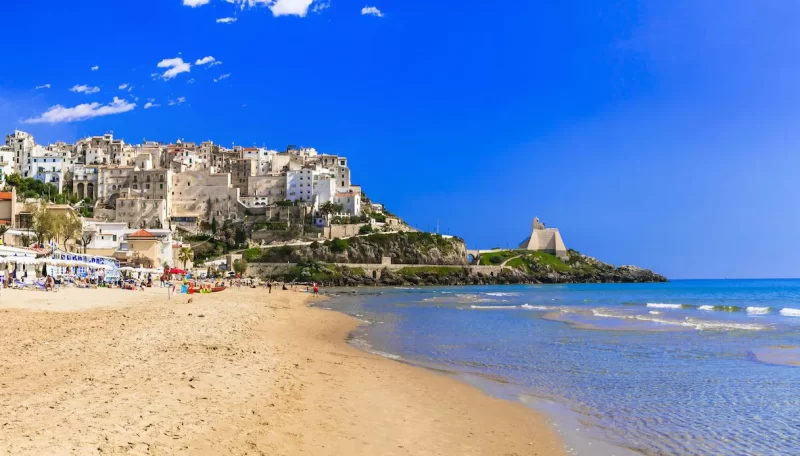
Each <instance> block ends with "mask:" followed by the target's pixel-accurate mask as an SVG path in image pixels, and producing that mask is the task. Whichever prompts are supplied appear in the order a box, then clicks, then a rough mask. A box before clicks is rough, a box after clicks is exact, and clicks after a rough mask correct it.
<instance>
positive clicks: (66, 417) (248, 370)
mask: <svg viewBox="0 0 800 456" xmlns="http://www.w3.org/2000/svg"><path fill="white" fill-rule="evenodd" d="M188 298H189V297H188V296H186V295H179V296H175V297H173V299H172V300H171V301H168V300H167V295H166V292H165V290H164V289H150V290H147V291H144V292H131V291H122V290H108V289H100V290H78V289H64V290H61V291H59V292H58V293H44V292H32V291H13V290H4V291H3V292H2V295H0V322H2V323H0V346H2V347H3V350H1V351H0V435H2V436H3V438H2V439H0V454H14V455H42V454H64V455H73V454H74V455H82V454H132V455H164V454H192V455H205V454H207V455H212V454H213V455H216V454H236V455H295V454H311V455H422V454H425V455H427V454H430V455H558V454H563V450H562V445H561V442H560V441H559V439H558V437H557V435H556V434H555V432H554V431H553V430H552V429H551V428H550V426H549V425H548V423H547V420H546V419H545V418H544V417H542V416H541V415H539V414H537V413H535V412H533V411H532V410H529V409H528V408H526V407H524V406H522V405H519V404H515V403H511V402H506V401H502V400H499V399H494V398H490V397H487V396H485V395H483V394H482V393H481V392H480V391H478V390H477V389H475V388H473V387H470V386H467V385H465V384H462V383H460V382H458V381H456V380H454V379H452V378H450V377H448V376H446V375H441V374H437V373H434V372H431V371H428V370H425V369H422V368H418V367H413V366H408V365H405V364H402V363H399V362H395V361H391V360H388V359H385V358H381V357H378V356H375V355H371V354H368V353H364V352H361V351H359V350H357V349H355V348H353V347H351V346H349V345H348V344H347V343H346V342H345V339H346V337H347V334H348V333H349V332H350V331H351V330H352V328H354V327H355V325H356V324H357V321H356V320H354V319H352V318H350V317H347V316H345V315H342V314H339V313H336V312H331V311H325V310H321V309H314V308H309V307H307V305H306V302H307V300H308V299H309V298H310V296H308V295H307V294H305V293H295V292H285V291H276V292H273V293H272V294H267V292H266V291H265V290H262V289H258V290H252V289H240V290H239V289H234V290H227V291H225V292H222V293H216V294H210V295H194V296H193V299H192V302H191V303H190V302H188Z"/></svg>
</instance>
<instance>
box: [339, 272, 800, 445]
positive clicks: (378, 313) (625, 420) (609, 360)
mask: <svg viewBox="0 0 800 456" xmlns="http://www.w3.org/2000/svg"><path fill="white" fill-rule="evenodd" d="M370 292H374V293H381V294H369V293H370ZM358 293H359V294H358V295H357V296H356V297H353V296H349V297H347V298H341V299H334V300H333V301H329V302H327V303H326V304H325V305H326V307H331V308H334V309H337V310H341V311H344V312H347V313H349V314H352V315H356V316H357V317H358V318H360V319H362V320H364V321H366V322H367V323H368V324H365V325H364V326H362V327H361V328H359V330H357V332H356V334H355V343H356V344H360V346H362V348H365V349H371V350H374V351H377V352H381V353H383V354H385V355H388V356H394V357H400V358H402V359H405V360H408V361H410V362H417V363H420V364H423V365H434V366H442V367H445V368H447V369H450V370H456V371H459V372H463V373H464V374H466V375H469V374H472V375H475V376H477V377H476V378H491V379H499V380H500V381H501V383H502V384H503V385H504V386H503V388H504V390H505V391H506V393H504V395H506V396H508V393H507V391H508V390H509V388H511V389H512V390H514V391H516V392H515V393H514V394H513V395H512V396H516V397H517V398H521V397H529V396H535V397H538V398H540V399H544V400H547V401H553V402H555V403H557V404H560V405H561V406H563V407H564V408H566V409H569V410H572V411H574V412H576V413H577V414H578V415H577V416H578V420H579V421H580V422H581V423H582V424H583V425H585V426H586V428H585V429H583V430H582V432H585V433H587V434H588V435H589V436H590V437H591V438H592V439H595V440H598V441H603V442H608V443H611V444H613V445H617V446H620V447H627V448H632V449H635V450H637V451H639V452H642V453H645V454H654V455H655V454H687V455H694V454H697V455H700V454H760V455H773V454H774V455H779V454H780V455H784V454H800V368H798V367H797V366H798V362H800V350H798V349H797V346H798V345H800V281H796V280H769V281H768V280H750V281H745V280H741V281H675V282H671V283H668V284H627V285H617V284H604V285H541V286H506V287H458V288H425V289H381V290H368V289H359V290H358ZM505 382H507V383H505ZM488 383H491V382H488ZM488 383H487V382H482V384H481V385H479V386H481V387H484V388H487V386H486V384H488ZM596 448H597V447H596ZM577 452H578V453H579V454H590V453H591V452H586V451H580V450H578V451H577ZM594 454H599V453H597V452H594ZM603 454H605V453H603Z"/></svg>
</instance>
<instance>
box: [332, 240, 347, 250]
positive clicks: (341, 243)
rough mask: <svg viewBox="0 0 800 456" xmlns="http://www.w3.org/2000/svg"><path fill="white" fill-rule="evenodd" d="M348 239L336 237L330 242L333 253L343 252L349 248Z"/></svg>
mask: <svg viewBox="0 0 800 456" xmlns="http://www.w3.org/2000/svg"><path fill="white" fill-rule="evenodd" d="M347 246H348V243H347V239H339V238H335V239H334V240H332V241H331V242H330V246H329V247H330V249H331V252H333V253H341V252H344V251H346V250H347Z"/></svg>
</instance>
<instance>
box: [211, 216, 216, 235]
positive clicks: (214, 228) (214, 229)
mask: <svg viewBox="0 0 800 456" xmlns="http://www.w3.org/2000/svg"><path fill="white" fill-rule="evenodd" d="M211 234H217V218H216V217H213V218H212V219H211Z"/></svg>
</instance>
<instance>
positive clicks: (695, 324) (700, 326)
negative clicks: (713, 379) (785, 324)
mask: <svg viewBox="0 0 800 456" xmlns="http://www.w3.org/2000/svg"><path fill="white" fill-rule="evenodd" d="M670 308H671V307H670ZM603 310H604V309H599V310H598V309H592V315H594V316H595V317H602V318H620V319H625V320H637V321H644V322H652V323H658V324H662V325H675V326H684V327H689V328H694V329H697V330H698V331H703V330H718V331H723V330H746V331H762V330H765V329H770V327H769V326H765V325H761V324H756V323H733V322H725V321H709V320H696V319H694V318H690V317H687V318H686V319H685V320H667V319H664V318H658V317H651V316H648V315H619V314H610V313H606V312H604V311H603ZM797 312H798V314H797V316H800V310H798V311H797ZM650 314H651V315H661V312H658V313H656V314H654V313H653V311H651V312H650Z"/></svg>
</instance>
